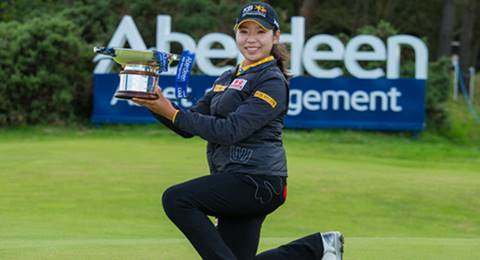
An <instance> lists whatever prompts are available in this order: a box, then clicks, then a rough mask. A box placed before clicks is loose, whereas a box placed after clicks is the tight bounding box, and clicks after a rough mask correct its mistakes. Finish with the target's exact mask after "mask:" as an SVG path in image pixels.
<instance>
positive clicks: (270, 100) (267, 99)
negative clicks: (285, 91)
mask: <svg viewBox="0 0 480 260" xmlns="http://www.w3.org/2000/svg"><path fill="white" fill-rule="evenodd" d="M254 96H255V97H258V98H260V99H261V100H263V101H265V102H267V103H268V104H269V105H270V106H271V107H272V108H275V107H276V106H277V101H276V100H275V99H274V98H272V97H271V96H269V95H268V94H267V93H265V92H262V91H260V90H257V91H255V94H254Z"/></svg>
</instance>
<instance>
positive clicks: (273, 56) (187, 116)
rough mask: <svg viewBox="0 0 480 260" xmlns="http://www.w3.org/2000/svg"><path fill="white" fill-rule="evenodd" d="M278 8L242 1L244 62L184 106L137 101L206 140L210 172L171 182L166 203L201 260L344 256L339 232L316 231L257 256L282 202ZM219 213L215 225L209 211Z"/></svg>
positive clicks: (283, 85) (283, 87) (282, 73)
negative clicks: (266, 224) (263, 233)
mask: <svg viewBox="0 0 480 260" xmlns="http://www.w3.org/2000/svg"><path fill="white" fill-rule="evenodd" d="M279 27H280V26H279V23H278V16H277V13H276V12H275V10H274V9H273V8H272V7H271V6H270V5H268V4H266V3H261V2H256V3H251V4H247V5H246V6H244V7H243V8H242V9H241V11H240V14H239V16H238V18H237V19H236V24H235V27H234V30H235V38H236V43H237V47H238V49H239V51H240V52H241V53H242V55H243V56H244V58H245V60H244V61H243V62H242V63H241V64H240V65H238V66H237V67H235V68H233V69H231V70H228V71H225V72H224V73H223V74H222V75H221V76H220V77H219V78H218V79H217V80H216V81H215V83H214V85H213V88H212V90H211V91H210V92H208V93H207V94H205V96H204V97H202V99H200V100H199V101H198V102H197V104H195V105H194V106H193V107H192V108H190V109H189V110H187V111H184V110H179V109H177V107H175V106H173V105H172V104H171V103H170V102H169V101H168V100H167V99H166V98H165V97H164V96H163V95H162V93H161V92H160V90H159V89H157V90H156V91H157V94H158V95H159V98H158V99H157V100H153V101H149V100H142V99H134V101H135V102H137V103H139V104H141V105H144V106H145V107H147V108H148V109H150V110H151V111H152V112H153V113H154V115H155V116H156V117H157V118H158V119H159V121H161V122H162V123H164V124H165V125H166V126H168V127H169V128H171V129H172V130H174V131H175V132H176V133H178V134H180V135H181V136H183V137H192V136H194V135H197V136H200V137H201V138H203V139H205V140H207V141H208V147H207V159H208V163H209V167H210V172H211V175H208V176H203V177H200V178H196V179H193V180H190V181H187V182H184V183H181V184H178V185H175V186H172V187H170V188H169V189H167V190H166V191H165V193H164V194H163V207H164V209H165V212H166V214H167V215H168V217H169V218H170V219H171V220H172V222H173V223H175V225H176V226H177V227H178V228H179V229H180V230H181V231H182V232H183V234H185V236H186V237H187V238H188V240H189V241H190V242H191V243H192V245H193V246H194V247H195V249H196V250H197V252H198V253H199V255H200V256H201V257H202V258H203V259H333V260H340V259H342V251H343V248H342V247H343V237H342V235H341V234H340V233H339V232H328V233H316V234H313V235H310V236H306V237H304V238H301V239H298V240H296V241H293V242H291V243H288V244H286V245H283V246H280V247H279V248H276V249H272V250H269V251H266V252H264V253H262V254H260V255H256V252H257V247H258V242H259V237H260V229H261V226H262V223H263V221H264V220H265V218H266V216H267V215H268V214H270V213H271V212H273V211H275V210H276V209H277V208H278V207H279V206H280V205H282V204H283V203H284V202H285V199H286V196H287V165H286V158H285V150H284V147H283V142H282V128H283V126H284V117H285V115H286V113H287V110H288V99H289V95H288V93H289V92H288V86H289V82H288V77H289V76H288V73H287V70H286V64H285V63H286V58H285V55H284V54H283V53H285V51H281V49H280V47H279V46H278V43H279V38H280V28H279ZM209 215H210V216H215V217H217V218H218V225H217V226H215V225H214V224H213V223H212V222H211V221H210V220H209V219H208V217H207V216H209Z"/></svg>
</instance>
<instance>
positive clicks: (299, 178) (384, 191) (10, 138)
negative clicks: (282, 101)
mask: <svg viewBox="0 0 480 260" xmlns="http://www.w3.org/2000/svg"><path fill="white" fill-rule="evenodd" d="M284 142H285V146H286V150H287V156H288V169H289V179H288V186H289V188H288V190H289V194H288V198H287V202H286V204H285V205H284V206H282V207H281V208H280V209H279V210H277V211H276V212H275V213H273V214H272V215H270V216H269V217H268V218H267V220H266V222H265V223H264V226H263V229H262V239H261V245H260V250H265V249H268V248H272V247H276V246H278V245H280V244H282V243H285V242H288V241H291V240H293V239H296V238H298V237H300V236H303V235H307V234H310V233H313V232H317V231H327V230H340V231H342V232H343V233H344V235H345V237H346V253H345V259H347V260H350V259H353V260H363V259H378V260H397V259H405V260H407V259H409V260H411V259H421V260H423V259H432V260H434V259H435V260H438V259H448V260H451V259H461V260H463V259H471V260H474V259H480V251H479V250H478V249H479V248H480V217H479V216H480V200H479V198H480V148H479V147H475V146H465V145H455V144H451V143H447V142H446V141H444V140H439V139H438V138H421V139H419V140H415V141H414V140H411V139H409V138H408V137H405V136H400V135H382V134H375V133H352V132H342V131H339V132H332V131H313V132H295V131H286V133H285V137H284ZM205 146H206V143H205V142H204V141H203V140H201V139H199V138H194V139H182V138H180V137H177V136H175V135H174V134H172V133H170V132H169V131H167V130H165V129H159V128H156V127H154V126H144V127H107V128H97V129H90V128H88V129H81V130H78V129H62V128H33V129H32V128H26V129H23V128H22V129H12V130H0V259H199V257H198V256H197V255H196V253H195V251H194V250H193V248H192V247H191V246H190V244H189V243H188V241H187V240H186V239H185V238H183V235H182V234H181V233H180V232H179V231H178V230H177V229H176V228H175V226H174V225H173V224H172V223H171V222H170V221H169V220H168V219H167V217H166V215H165V214H164V213H163V209H162V206H161V195H162V192H163V191H164V190H165V189H166V188H167V187H168V186H170V185H173V184H175V183H179V182H181V181H184V180H187V179H190V178H194V177H196V176H201V175H204V174H207V173H208V169H207V163H206V158H205Z"/></svg>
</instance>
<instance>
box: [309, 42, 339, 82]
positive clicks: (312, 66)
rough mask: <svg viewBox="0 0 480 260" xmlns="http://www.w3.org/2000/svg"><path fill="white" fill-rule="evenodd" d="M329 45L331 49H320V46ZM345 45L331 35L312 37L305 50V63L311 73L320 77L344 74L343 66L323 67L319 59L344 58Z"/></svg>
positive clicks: (333, 76) (334, 76)
mask: <svg viewBox="0 0 480 260" xmlns="http://www.w3.org/2000/svg"><path fill="white" fill-rule="evenodd" d="M321 45H327V46H328V47H329V48H330V51H319V50H317V49H318V47H319V46H321ZM344 51H345V50H344V47H343V44H342V42H341V41H340V40H339V39H338V38H336V37H333V36H331V35H326V34H321V35H316V36H313V37H312V38H310V40H308V42H307V43H306V44H305V49H304V50H303V65H304V66H305V69H306V70H307V71H308V73H310V75H312V76H315V77H318V78H336V77H338V76H341V75H342V74H343V72H342V69H341V68H331V69H323V68H321V67H320V66H318V65H317V63H316V61H317V60H327V61H328V60H342V59H343V53H344Z"/></svg>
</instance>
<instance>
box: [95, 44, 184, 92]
mask: <svg viewBox="0 0 480 260" xmlns="http://www.w3.org/2000/svg"><path fill="white" fill-rule="evenodd" d="M93 51H94V52H95V53H100V54H104V55H108V56H111V57H112V58H113V60H114V61H115V62H117V63H118V64H120V65H121V66H122V71H120V86H119V88H118V90H117V92H116V93H115V97H116V98H122V99H131V98H134V97H136V98H143V99H157V98H158V96H157V94H155V93H154V91H155V86H157V84H158V78H159V74H160V73H161V72H163V71H167V70H168V66H169V65H170V64H171V63H172V62H174V61H177V62H178V61H180V59H181V57H180V55H177V54H171V53H165V52H159V51H155V50H146V51H144V50H133V49H125V48H108V47H94V48H93ZM190 69H191V67H190Z"/></svg>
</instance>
